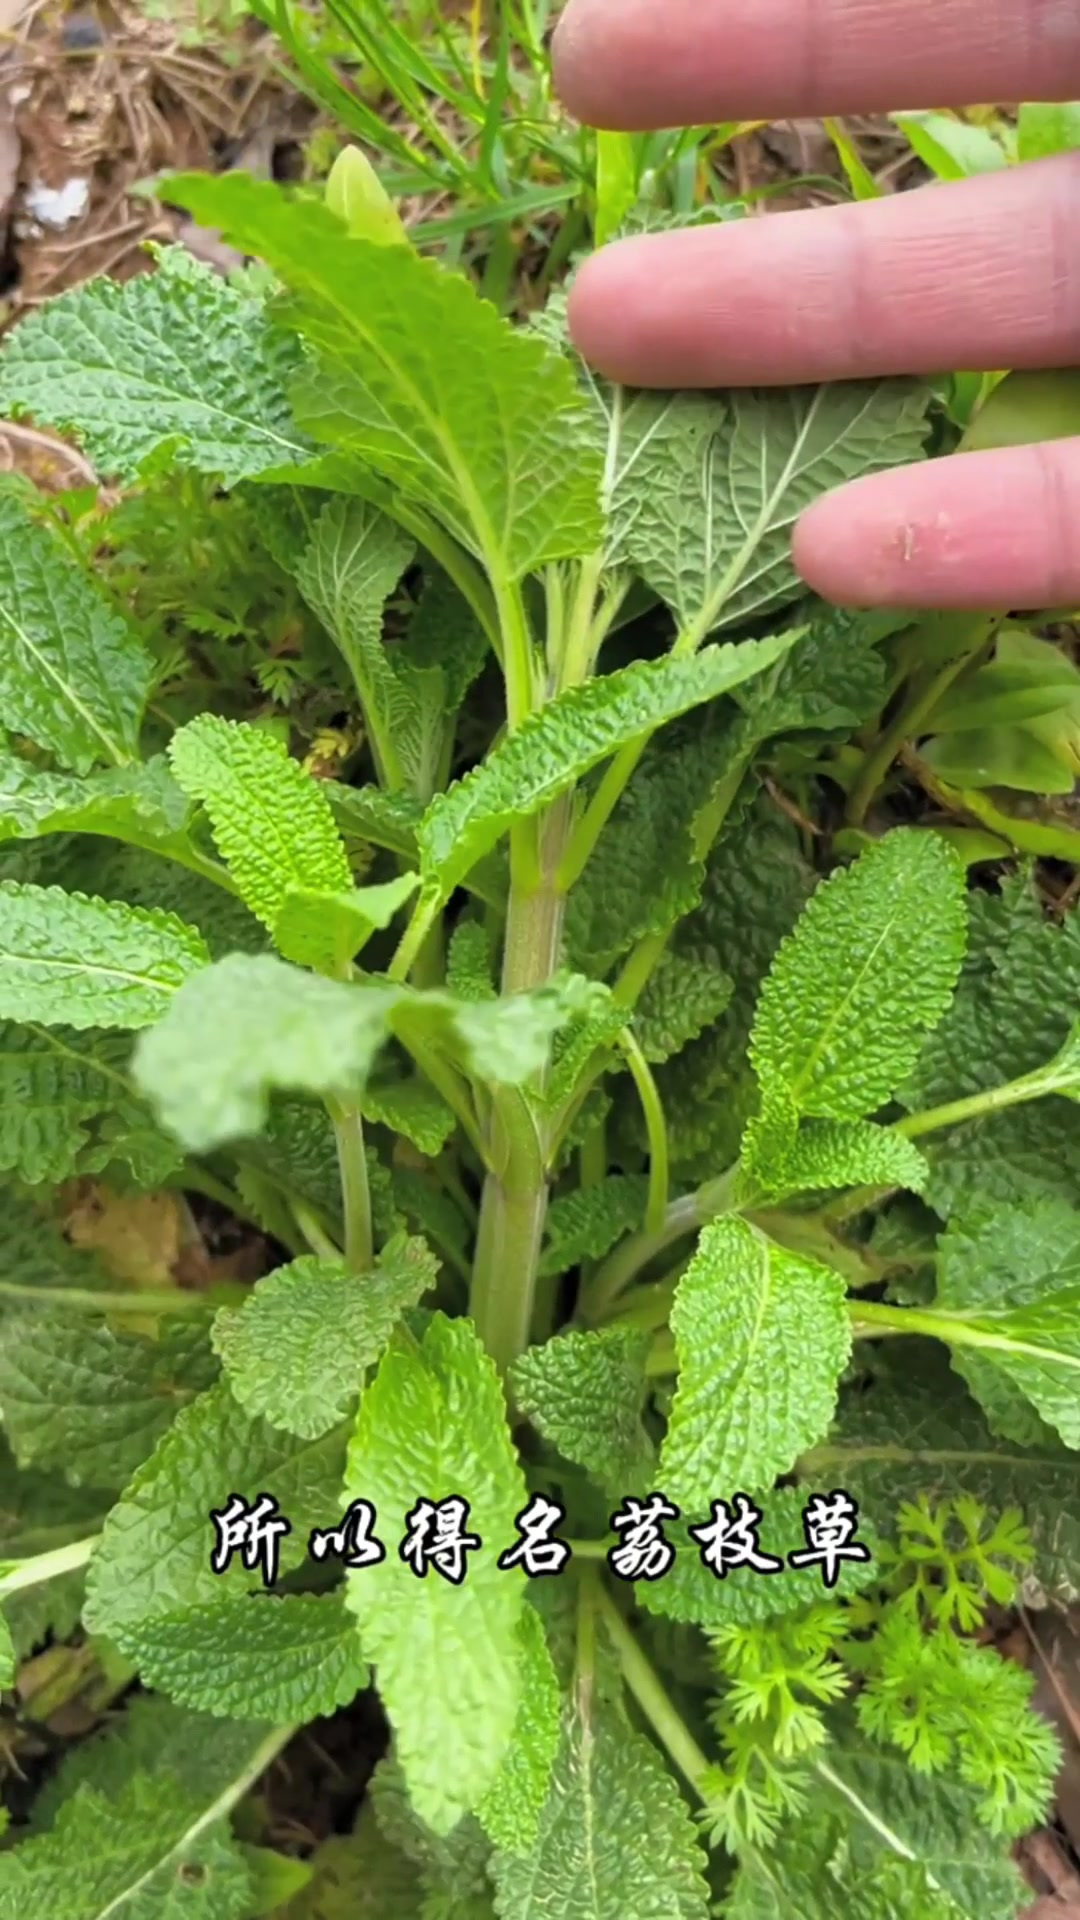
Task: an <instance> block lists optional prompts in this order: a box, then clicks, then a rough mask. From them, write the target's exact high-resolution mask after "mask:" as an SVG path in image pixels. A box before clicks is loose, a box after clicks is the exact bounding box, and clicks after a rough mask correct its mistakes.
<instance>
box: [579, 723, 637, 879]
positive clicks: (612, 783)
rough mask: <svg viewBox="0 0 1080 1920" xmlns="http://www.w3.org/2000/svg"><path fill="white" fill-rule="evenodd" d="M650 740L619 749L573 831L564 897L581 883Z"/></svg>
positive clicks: (631, 742)
mask: <svg viewBox="0 0 1080 1920" xmlns="http://www.w3.org/2000/svg"><path fill="white" fill-rule="evenodd" d="M651 739H652V734H651V733H640V734H639V735H638V737H637V739H636V740H628V741H627V743H626V745H625V746H624V747H620V749H619V751H618V753H617V754H616V755H615V758H614V759H613V760H612V761H610V762H609V764H608V767H607V770H606V772H605V774H604V777H603V779H602V780H601V782H600V785H599V786H598V787H597V789H596V792H595V794H594V795H593V797H592V800H591V801H590V803H589V805H588V806H587V807H586V809H585V812H584V813H583V814H582V816H581V819H580V820H579V821H578V823H577V826H576V827H575V829H574V834H573V838H572V840H571V842H570V845H569V846H568V848H567V850H566V856H565V858H564V860H563V863H562V866H561V867H560V869H559V884H560V886H561V887H562V890H563V892H564V893H569V891H570V889H571V887H573V886H575V885H576V884H577V882H578V881H579V880H580V879H581V876H582V874H583V873H584V871H585V868H586V867H587V865H588V863H589V860H590V859H591V857H592V854H593V850H594V848H595V846H596V843H597V841H598V840H599V838H600V835H601V833H602V832H603V830H604V828H605V827H606V825H607V823H608V821H609V820H610V818H611V816H612V814H613V813H614V811H615V808H616V807H617V806H618V803H619V801H620V800H621V798H622V795H623V792H624V790H625V788H626V787H627V786H628V784H629V782H630V778H631V776H632V774H633V773H634V770H635V768H636V767H637V764H638V761H639V760H640V759H641V756H642V754H643V753H644V751H645V749H646V747H647V746H648V744H649V741H650V740H651Z"/></svg>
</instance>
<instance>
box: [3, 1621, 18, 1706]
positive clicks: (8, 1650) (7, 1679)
mask: <svg viewBox="0 0 1080 1920" xmlns="http://www.w3.org/2000/svg"><path fill="white" fill-rule="evenodd" d="M17 1665H18V1662H17V1659H16V1655H15V1642H14V1640H13V1639H12V1637H11V1628H10V1627H9V1626H8V1623H7V1621H6V1619H5V1618H4V1615H3V1614H2V1613H0V1687H2V1688H3V1689H4V1691H5V1692H6V1691H7V1689H8V1688H9V1687H13V1686H14V1685H15V1672H16V1668H17Z"/></svg>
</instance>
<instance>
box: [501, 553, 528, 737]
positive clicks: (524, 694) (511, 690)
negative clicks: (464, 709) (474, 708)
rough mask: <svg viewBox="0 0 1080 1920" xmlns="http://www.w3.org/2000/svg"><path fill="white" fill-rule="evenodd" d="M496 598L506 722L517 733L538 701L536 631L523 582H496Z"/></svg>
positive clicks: (511, 730) (510, 729) (509, 728)
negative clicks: (520, 583)
mask: <svg viewBox="0 0 1080 1920" xmlns="http://www.w3.org/2000/svg"><path fill="white" fill-rule="evenodd" d="M495 600H496V605H497V606H498V609H499V625H500V627H501V630H502V637H503V677H504V679H505V682H506V724H507V728H508V730H509V731H510V732H511V733H514V732H515V731H516V729H517V728H518V727H520V725H521V723H522V721H523V720H524V719H526V718H527V716H528V715H529V714H530V713H531V712H532V710H533V708H534V706H535V704H536V687H535V681H536V669H535V663H534V660H533V642H532V634H531V633H530V632H529V616H528V614H527V612H526V610H525V601H524V599H523V597H522V592H521V587H520V585H518V584H517V583H511V582H509V581H505V582H504V581H496V582H495Z"/></svg>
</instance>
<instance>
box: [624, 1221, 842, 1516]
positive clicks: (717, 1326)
mask: <svg viewBox="0 0 1080 1920" xmlns="http://www.w3.org/2000/svg"><path fill="white" fill-rule="evenodd" d="M671 1329H672V1332H673V1333H674V1335H675V1346H676V1351H677V1354H678V1360H679V1378H678V1385H677V1387H676V1390H675V1399H674V1402H673V1405H672V1409H671V1420H670V1425H669V1427H668V1432H667V1437H666V1439H665V1441H664V1444H663V1447H662V1449H661V1454H660V1470H659V1483H660V1485H662V1486H663V1488H664V1491H665V1492H666V1493H667V1494H668V1496H669V1498H670V1499H672V1500H674V1501H675V1503H676V1505H678V1506H681V1507H684V1508H691V1507H701V1506H705V1507H706V1508H707V1507H708V1503H709V1502H710V1501H711V1500H712V1499H713V1498H714V1497H716V1496H717V1494H718V1492H719V1491H722V1490H724V1489H730V1488H739V1489H741V1490H743V1491H745V1492H747V1493H753V1492H754V1491H755V1490H757V1489H758V1488H762V1489H765V1488H768V1487H771V1485H772V1483H773V1481H774V1480H775V1479H776V1477H777V1475H778V1474H781V1473H786V1472H787V1471H788V1470H789V1469H790V1467H791V1466H792V1465H793V1464H794V1461H795V1460H796V1458H797V1456H798V1455H799V1454H800V1453H801V1452H802V1451H803V1450H804V1449H805V1448H806V1447H809V1446H812V1445H813V1444H814V1442H815V1441H817V1440H820V1439H821V1438H822V1437H823V1435H824V1434H825V1432H826V1431H827V1429H828V1426H829V1422H830V1420H831V1418H832V1414H833V1411H834V1409H835V1406H836V1393H837V1384H838V1382H839V1379H840V1375H841V1373H842V1372H843V1370H844V1367H845V1365H846V1363H847V1359H848V1355H849V1353H850V1351H851V1329H850V1324H849V1321H848V1315H847V1310H846V1306H845V1288H844V1283H843V1281H842V1279H841V1278H840V1275H839V1274H837V1273H834V1272H833V1270H832V1269H831V1268H830V1267H824V1266H821V1265H819V1263H818V1262H816V1261H814V1260H808V1259H805V1258H804V1257H802V1256H801V1255H799V1254H794V1253H790V1252H788V1251H787V1250H786V1249H785V1248H783V1247H777V1246H774V1245H773V1244H772V1243H771V1242H770V1241H768V1240H766V1238H765V1236H764V1235H763V1234H761V1233H759V1232H758V1231H757V1230H756V1229H755V1228H754V1227H752V1226H751V1225H750V1224H749V1222H748V1221H745V1220H740V1219H738V1218H737V1217H735V1216H732V1215H729V1216H726V1217H725V1218H722V1219H719V1220H714V1221H713V1222H711V1224H710V1225H709V1226H707V1227H705V1228H704V1230H703V1231H702V1234H701V1238H700V1240H699V1242H698V1250H697V1252H696V1254H695V1255H694V1258H693V1259H692V1260H691V1262H690V1265H689V1266H688V1267H687V1269H686V1272H685V1273H684V1274H683V1275H682V1278H681V1279H680V1281H679V1284H678V1288H677V1291H676V1295H675V1304H674V1306H673V1307H672V1310H671Z"/></svg>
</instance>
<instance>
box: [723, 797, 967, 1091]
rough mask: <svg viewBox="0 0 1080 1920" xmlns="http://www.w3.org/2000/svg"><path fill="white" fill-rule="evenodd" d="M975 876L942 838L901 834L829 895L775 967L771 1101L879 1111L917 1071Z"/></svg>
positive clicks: (760, 1012) (828, 888)
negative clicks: (776, 1095)
mask: <svg viewBox="0 0 1080 1920" xmlns="http://www.w3.org/2000/svg"><path fill="white" fill-rule="evenodd" d="M964 941H965V906H964V869H963V866H962V864H961V862H960V861H959V859H958V858H957V856H956V855H955V854H954V853H953V851H952V849H951V847H949V846H947V845H946V843H945V842H944V841H943V840H941V839H940V838H939V837H938V836H937V835H936V834H932V833H918V832H915V831H912V830H909V829H905V828H898V829H897V830H895V831H894V832H892V833H890V834H887V835H886V837H885V839H884V840H881V841H878V842H877V844H876V845H875V846H873V847H871V848H869V849H868V850H867V852H865V853H864V854H862V855H861V856H860V858H859V859H858V860H857V861H856V862H855V864H854V865H853V866H851V867H847V868H841V869H840V870H839V871H838V872H836V873H834V874H833V875H832V876H831V877H830V879H828V880H827V881H825V883H824V884H823V885H822V886H821V887H819V888H818V891H817V892H816V894H815V895H814V896H813V898H812V900H811V901H810V902H809V904H808V906H807V907H806V909H805V911H804V913H803V915H802V917H801V919H800V920H799V922H798V925H797V926H796V927H795V929H794V931H793V932H792V933H791V934H790V935H789V936H788V938H787V939H786V940H785V941H784V943H783V945H782V946H781V948H780V951H779V953H778V954H777V956H776V959H775V960H774V961H773V965H772V968H771V969H770V972H769V976H768V979H767V980H766V982H765V984H764V986H763V988H762V990H761V995H760V998H759V1000H758V1007H757V1013H756V1016H755V1020H754V1030H753V1035H752V1037H751V1054H752V1057H753V1062H754V1066H755V1068H756V1070H757V1074H758V1078H759V1080H760V1081H761V1085H762V1089H763V1093H764V1096H765V1099H766V1102H767V1101H768V1099H769V1094H770V1089H771V1088H772V1087H773V1086H775V1087H777V1089H778V1090H779V1091H780V1092H781V1093H782V1094H783V1095H784V1096H785V1097H786V1098H788V1099H790V1100H792V1101H793V1102H794V1104H795V1106H796V1108H797V1110H798V1111H799V1112H801V1113H806V1114H817V1115H820V1116H822V1117H824V1118H827V1119H833V1120H857V1119H860V1118H861V1117H862V1116H863V1115H864V1114H870V1113H873V1112H874V1111H875V1109H876V1108H878V1107H879V1106H881V1105H882V1103H883V1102H884V1101H885V1100H887V1099H888V1097H889V1095H890V1094H891V1093H892V1092H893V1091H894V1089H895V1088H896V1087H897V1086H898V1085H899V1084H900V1083H901V1081H902V1080H903V1079H904V1078H905V1076H906V1075H907V1074H908V1073H909V1072H910V1071H911V1068H912V1066H913V1065H914V1063H915V1060H916V1059H917V1058H918V1053H919V1049H920V1046H921V1044H922V1041H923V1037H924V1035H925V1034H926V1033H927V1032H928V1031H929V1030H930V1029H932V1028H933V1027H934V1026H936V1024H937V1022H938V1021H939V1020H940V1019H941V1016H942V1014H943V1013H944V1012H945V1009H946V1008H947V1006H948V1004H949V1001H950V999H951V997H952V993H953V989H954V987H955V985H956V980H957V976H958V974H959V971H960V966H961V962H962V960H963V954H964Z"/></svg>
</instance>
